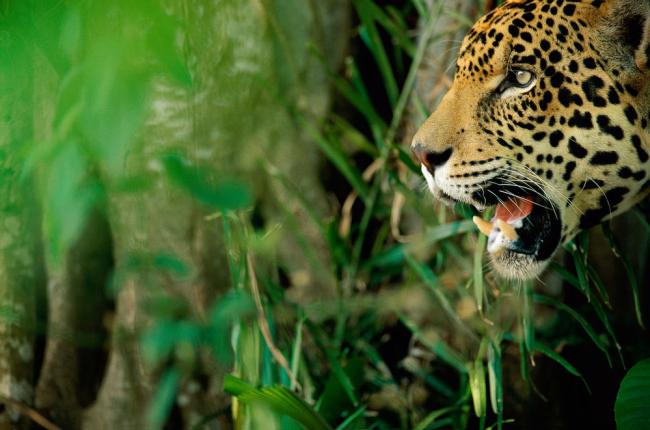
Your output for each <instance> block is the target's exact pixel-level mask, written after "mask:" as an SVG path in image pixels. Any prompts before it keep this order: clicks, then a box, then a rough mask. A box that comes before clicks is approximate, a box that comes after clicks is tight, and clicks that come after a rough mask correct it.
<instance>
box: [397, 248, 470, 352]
mask: <svg viewBox="0 0 650 430" xmlns="http://www.w3.org/2000/svg"><path fill="white" fill-rule="evenodd" d="M406 262H407V263H408V265H409V266H410V267H411V268H412V269H413V271H414V272H415V273H416V274H417V275H418V276H419V277H420V279H421V280H422V282H424V284H425V285H426V286H427V287H428V288H429V291H431V292H432V293H433V295H434V296H435V297H436V299H437V300H438V302H439V303H440V306H441V307H442V309H443V310H444V311H445V313H446V314H447V316H448V317H449V318H450V319H451V321H453V322H454V323H455V324H456V325H457V326H458V328H459V329H461V330H462V331H463V333H465V335H467V336H468V337H469V338H470V339H473V340H476V341H478V338H477V337H476V335H475V334H474V332H473V331H472V330H471V329H470V328H469V327H467V325H466V324H465V323H464V322H463V320H461V319H460V317H459V316H458V314H457V313H456V311H455V310H454V308H453V307H452V305H451V303H450V302H449V299H447V296H445V294H444V293H443V292H442V291H441V288H440V285H439V284H438V278H437V277H436V275H435V273H433V271H432V270H431V269H430V268H429V267H428V266H427V265H426V264H423V263H420V262H419V261H416V260H415V259H414V258H413V257H411V256H410V255H409V254H406Z"/></svg>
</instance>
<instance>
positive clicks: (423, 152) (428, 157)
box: [411, 143, 452, 173]
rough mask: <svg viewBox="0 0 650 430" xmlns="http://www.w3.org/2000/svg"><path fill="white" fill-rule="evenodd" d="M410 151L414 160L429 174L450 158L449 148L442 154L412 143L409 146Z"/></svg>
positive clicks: (450, 150)
mask: <svg viewBox="0 0 650 430" xmlns="http://www.w3.org/2000/svg"><path fill="white" fill-rule="evenodd" d="M411 151H413V155H414V156H415V158H416V159H417V160H418V161H419V162H420V163H421V164H422V165H423V166H425V167H426V168H427V169H428V170H429V171H430V172H431V173H433V171H434V170H435V169H436V168H437V167H440V166H442V165H443V164H445V163H446V162H447V160H449V158H450V157H451V152H452V149H451V148H447V149H445V150H444V151H442V152H436V151H433V150H431V149H429V148H427V147H426V146H424V145H423V144H421V143H414V144H413V145H412V146H411Z"/></svg>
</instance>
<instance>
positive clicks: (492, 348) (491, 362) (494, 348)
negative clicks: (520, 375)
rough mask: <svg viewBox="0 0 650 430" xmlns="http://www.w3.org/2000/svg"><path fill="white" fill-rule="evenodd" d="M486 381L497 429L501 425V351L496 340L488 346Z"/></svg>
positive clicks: (499, 429) (499, 428)
mask: <svg viewBox="0 0 650 430" xmlns="http://www.w3.org/2000/svg"><path fill="white" fill-rule="evenodd" d="M487 355H488V379H489V382H490V404H491V405H492V412H494V413H495V414H496V416H497V427H498V430H501V427H502V424H503V373H502V369H501V349H500V344H499V343H498V342H497V340H491V341H490V343H489V345H488V353H487Z"/></svg>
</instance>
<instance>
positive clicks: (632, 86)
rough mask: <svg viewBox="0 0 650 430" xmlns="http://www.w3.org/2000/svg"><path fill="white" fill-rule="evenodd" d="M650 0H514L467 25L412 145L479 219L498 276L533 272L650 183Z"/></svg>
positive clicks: (440, 190) (441, 188) (449, 196)
mask: <svg viewBox="0 0 650 430" xmlns="http://www.w3.org/2000/svg"><path fill="white" fill-rule="evenodd" d="M649 18H650V2H649V1H647V0H506V1H505V2H504V3H503V4H501V5H500V6H499V7H497V8H496V9H494V10H492V11H491V12H490V13H488V14H487V15H485V16H484V17H482V18H481V19H479V20H478V21H477V22H476V24H474V26H473V27H472V28H471V29H470V30H469V32H468V33H467V35H466V36H465V38H464V40H463V42H462V45H461V47H460V50H459V54H458V57H457V60H456V70H455V74H454V79H453V82H452V84H451V86H450V87H449V90H448V91H447V93H446V94H445V95H444V97H442V99H441V101H440V103H439V105H438V106H437V109H436V110H435V112H434V113H433V114H431V115H430V116H429V117H428V118H427V119H426V121H425V122H424V123H423V124H422V125H421V127H420V128H419V129H418V131H417V132H416V134H415V135H414V137H413V140H412V143H411V150H412V152H413V154H414V156H415V159H416V160H417V161H418V163H419V164H420V165H421V170H422V174H423V175H424V177H425V179H426V182H427V185H428V188H429V190H430V191H431V193H432V194H433V196H434V197H435V198H437V199H440V200H442V201H443V202H446V203H449V204H453V203H458V202H462V203H465V204H470V205H473V206H474V207H475V208H476V209H477V210H478V211H484V210H485V209H487V208H493V209H491V210H493V213H494V216H493V217H492V218H491V220H489V221H488V220H487V219H486V220H484V219H483V217H474V222H475V223H476V225H477V227H478V228H479V230H480V231H482V232H483V233H485V234H486V235H488V240H487V251H488V254H489V255H490V259H491V262H492V266H493V267H494V269H495V271H496V272H497V273H498V274H499V275H501V276H502V277H506V278H511V279H521V280H526V279H532V278H535V277H537V276H539V275H540V273H541V272H542V271H543V270H544V268H545V267H546V266H547V264H548V263H549V261H550V260H551V259H552V257H553V256H554V254H555V253H556V251H557V250H558V249H559V248H560V247H561V246H562V245H563V244H566V243H567V242H569V241H570V240H571V239H572V238H574V237H575V235H576V234H577V233H579V232H580V231H582V230H584V229H588V228H589V227H592V226H594V225H597V224H599V223H601V222H602V221H604V220H607V219H610V218H611V217H613V216H616V215H618V214H620V213H622V212H624V211H626V210H628V209H629V208H631V207H632V206H634V205H635V204H637V203H638V202H640V201H641V200H642V199H643V198H644V197H645V196H646V195H647V194H648V192H650V180H649V175H648V173H650V171H649V169H650V161H649V158H650V157H649V154H648V153H649V151H650V148H649V145H650V134H649V133H650V130H648V117H649V116H650V89H649V86H648V77H649V76H648V75H649V73H650V65H649V58H650V19H649Z"/></svg>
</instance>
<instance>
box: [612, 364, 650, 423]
mask: <svg viewBox="0 0 650 430" xmlns="http://www.w3.org/2000/svg"><path fill="white" fill-rule="evenodd" d="M614 412H615V416H616V429H617V430H647V429H650V359H645V360H643V361H641V362H639V363H637V364H636V365H635V366H634V367H632V368H631V369H630V371H629V372H627V375H625V378H623V382H621V388H620V389H619V391H618V395H617V396H616V405H615V406H614Z"/></svg>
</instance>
